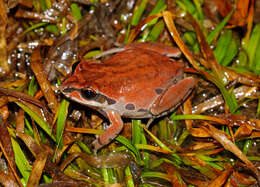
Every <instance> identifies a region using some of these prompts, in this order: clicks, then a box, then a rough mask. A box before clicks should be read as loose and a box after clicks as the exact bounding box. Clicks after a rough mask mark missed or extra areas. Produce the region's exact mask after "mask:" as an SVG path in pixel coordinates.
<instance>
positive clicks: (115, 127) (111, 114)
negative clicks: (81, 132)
mask: <svg viewBox="0 0 260 187" xmlns="http://www.w3.org/2000/svg"><path fill="white" fill-rule="evenodd" d="M106 114H107V116H108V119H109V121H110V123H111V124H110V125H109V127H108V128H107V129H106V130H105V132H104V133H103V134H101V135H100V136H99V137H98V138H97V139H96V140H95V141H94V142H93V145H94V147H95V150H98V149H100V148H101V147H103V146H104V145H106V144H108V143H110V142H111V140H113V139H114V138H115V137H116V136H117V135H118V134H119V133H120V131H121V130H122V128H123V126H124V123H123V121H122V119H121V116H120V115H119V113H118V112H116V111H113V110H110V111H107V112H106Z"/></svg>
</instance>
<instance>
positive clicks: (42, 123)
mask: <svg viewBox="0 0 260 187" xmlns="http://www.w3.org/2000/svg"><path fill="white" fill-rule="evenodd" d="M15 103H16V104H17V105H18V106H20V107H21V108H22V109H23V110H24V111H25V112H26V113H27V114H28V115H29V116H30V117H31V118H32V119H33V120H34V121H36V123H37V124H38V125H39V126H40V127H41V128H42V129H43V130H44V131H45V132H46V133H47V134H48V135H49V136H50V137H51V138H52V140H53V141H54V142H56V138H55V136H54V135H53V134H52V131H51V129H50V127H49V125H48V124H47V123H46V122H45V121H44V120H43V119H42V118H41V117H39V116H38V115H37V114H36V113H34V112H33V111H32V110H31V109H30V108H28V107H27V106H26V105H24V104H22V103H21V102H15Z"/></svg>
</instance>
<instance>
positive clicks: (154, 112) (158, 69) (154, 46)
mask: <svg viewBox="0 0 260 187" xmlns="http://www.w3.org/2000/svg"><path fill="white" fill-rule="evenodd" d="M180 54H181V52H180V50H179V49H178V48H177V47H171V46H165V45H164V44H162V43H158V42H134V43H132V44H128V45H125V46H124V47H123V48H122V49H121V50H120V52H118V53H116V54H114V55H112V56H111V57H109V58H108V59H107V60H104V61H103V62H100V60H97V59H91V60H82V61H79V62H78V63H76V64H74V65H73V66H74V68H73V70H72V72H71V74H70V75H68V76H67V77H66V78H65V80H64V81H63V83H62V85H61V92H62V93H63V94H64V95H65V96H66V97H67V98H69V99H71V100H73V101H76V102H78V103H80V104H82V105H85V106H87V107H90V108H92V109H94V110H96V111H98V112H99V113H100V114H102V115H103V116H104V117H105V118H107V119H108V121H109V122H110V125H109V126H108V127H107V128H106V129H105V131H104V132H103V134H101V135H99V136H98V137H97V138H96V140H94V141H93V142H92V144H93V146H94V150H95V152H96V151H98V150H99V149H100V148H102V147H104V146H105V145H107V144H109V143H110V142H111V141H112V140H113V139H114V138H116V137H117V136H118V134H119V133H120V132H121V131H122V129H123V127H124V122H123V120H122V119H124V118H131V119H143V118H148V119H152V120H153V119H155V118H159V117H161V116H164V115H167V114H169V113H170V112H172V111H174V110H175V109H176V108H177V107H178V106H179V105H180V104H181V103H183V102H184V100H185V99H186V98H187V97H188V96H189V95H190V93H191V92H192V90H193V89H194V87H195V84H196V83H195V82H196V81H195V78H193V77H192V76H189V77H185V78H184V63H183V61H181V60H178V61H176V60H175V59H173V58H171V57H178V56H180Z"/></svg>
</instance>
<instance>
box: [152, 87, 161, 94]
mask: <svg viewBox="0 0 260 187" xmlns="http://www.w3.org/2000/svg"><path fill="white" fill-rule="evenodd" d="M154 91H155V92H156V93H157V94H158V95H160V94H162V93H163V89H162V88H155V89H154Z"/></svg>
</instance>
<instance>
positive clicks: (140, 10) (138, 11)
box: [131, 0, 148, 26]
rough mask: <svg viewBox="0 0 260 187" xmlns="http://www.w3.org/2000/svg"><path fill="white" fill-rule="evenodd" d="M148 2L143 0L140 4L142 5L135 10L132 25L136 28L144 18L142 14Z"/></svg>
mask: <svg viewBox="0 0 260 187" xmlns="http://www.w3.org/2000/svg"><path fill="white" fill-rule="evenodd" d="M147 2H148V0H142V1H141V2H140V4H139V5H138V6H137V7H136V8H135V10H134V13H133V17H132V19H131V25H134V26H136V25H138V23H139V21H140V19H141V17H142V14H143V12H144V10H145V8H146V5H147Z"/></svg>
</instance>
